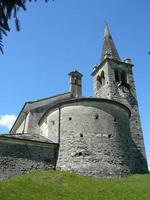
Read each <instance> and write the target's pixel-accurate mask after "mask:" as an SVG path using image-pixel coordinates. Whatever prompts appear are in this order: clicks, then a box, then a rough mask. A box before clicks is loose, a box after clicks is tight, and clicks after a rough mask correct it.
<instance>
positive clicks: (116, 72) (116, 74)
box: [115, 69, 119, 82]
mask: <svg viewBox="0 0 150 200" xmlns="http://www.w3.org/2000/svg"><path fill="white" fill-rule="evenodd" d="M115 81H116V82H119V71H118V69H115Z"/></svg>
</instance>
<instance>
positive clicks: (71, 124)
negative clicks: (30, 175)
mask: <svg viewBox="0 0 150 200" xmlns="http://www.w3.org/2000/svg"><path fill="white" fill-rule="evenodd" d="M132 68H133V64H132V63H131V59H129V58H126V59H125V60H124V61H121V59H120V57H119V54H118V52H117V50H116V47H115V44H114V42H113V39H112V36H111V34H110V31H109V27H108V25H106V26H105V31H104V41H103V48H102V56H101V60H100V64H99V65H95V66H94V68H93V72H92V77H93V87H94V96H93V97H90V98H89V97H83V96H82V74H81V73H80V72H78V71H73V72H70V73H69V77H70V83H69V84H70V91H69V92H66V93H63V94H59V95H57V96H53V97H48V98H44V99H40V100H37V101H31V102H26V103H25V105H24V107H23V108H22V110H21V112H20V114H19V115H18V118H17V120H16V122H15V123H14V125H13V127H12V128H11V130H10V133H9V135H3V136H0V143H1V144H2V145H1V146H3V147H4V148H3V149H2V148H1V149H0V152H3V153H1V154H0V166H2V165H3V164H2V163H8V162H7V161H8V160H9V161H10V163H12V164H11V166H12V165H13V169H14V171H13V170H11V166H8V171H9V173H8V174H9V175H10V176H12V175H13V173H14V172H15V170H16V172H15V173H17V174H21V173H24V172H26V171H32V170H39V169H52V168H59V169H61V170H65V171H74V172H76V173H79V174H83V175H89V176H96V177H117V176H126V175H128V174H133V173H147V172H148V167H147V160H146V154H145V147H144V140H143V133H142V128H141V122H140V115H139V110H138V102H137V97H136V89H135V84H134V78H133V71H132ZM6 143H7V145H6ZM8 146H10V150H9V153H6V149H7V147H8ZM16 146H17V148H16ZM13 151H14V153H12V152H13ZM18 151H19V152H22V153H18ZM27 152H28V153H27ZM15 154H17V156H15ZM8 155H9V156H8ZM23 155H26V156H25V157H23ZM13 158H14V159H13ZM14 160H15V162H14ZM4 161H5V162H4ZM15 163H17V164H16V166H15ZM18 166H19V170H18ZM4 168H5V167H4V166H3V172H4V173H5V170H4ZM9 168H10V169H9ZM0 176H1V175H0ZM6 177H7V176H6ZM2 178H5V176H4V177H2Z"/></svg>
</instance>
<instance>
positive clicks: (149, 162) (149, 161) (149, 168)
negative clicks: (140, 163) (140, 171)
mask: <svg viewBox="0 0 150 200" xmlns="http://www.w3.org/2000/svg"><path fill="white" fill-rule="evenodd" d="M148 170H149V172H150V160H148Z"/></svg>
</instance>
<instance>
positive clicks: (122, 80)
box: [121, 70, 127, 84]
mask: <svg viewBox="0 0 150 200" xmlns="http://www.w3.org/2000/svg"><path fill="white" fill-rule="evenodd" d="M121 82H122V84H126V83H127V74H126V71H125V70H123V71H122V72H121Z"/></svg>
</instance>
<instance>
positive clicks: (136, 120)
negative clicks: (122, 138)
mask: <svg viewBox="0 0 150 200" xmlns="http://www.w3.org/2000/svg"><path fill="white" fill-rule="evenodd" d="M132 68H133V64H132V62H131V59H130V58H126V59H125V60H124V61H121V59H120V56H119V54H118V52H117V49H116V47H115V44H114V42H113V39H112V36H111V34H110V30H109V27H108V25H107V24H106V25H105V30H104V40H103V47H102V55H101V61H100V64H99V65H95V66H94V68H93V72H92V76H93V85H94V97H96V98H105V99H111V100H114V101H118V102H120V103H122V104H125V105H126V106H127V107H128V108H129V109H130V110H131V118H130V132H131V137H132V140H133V143H135V146H136V149H137V150H134V151H139V152H138V154H137V152H135V158H134V165H135V168H136V170H137V172H138V171H139V172H141V171H143V172H147V171H148V167H147V161H146V154H145V147H144V140H143V133H142V128H141V122H140V114H139V109H138V101H137V96H136V88H135V84H134V78H133V70H132ZM137 155H140V157H141V159H139V158H137Z"/></svg>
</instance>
